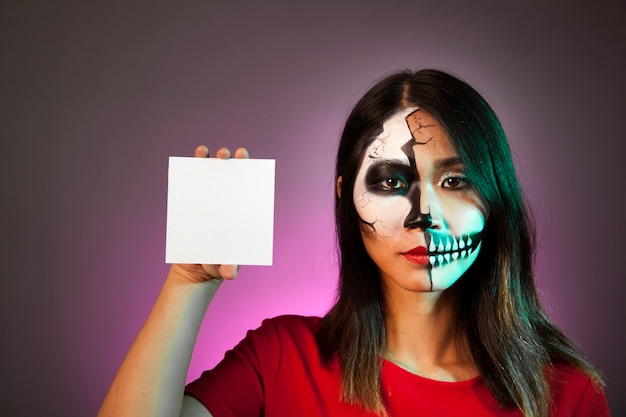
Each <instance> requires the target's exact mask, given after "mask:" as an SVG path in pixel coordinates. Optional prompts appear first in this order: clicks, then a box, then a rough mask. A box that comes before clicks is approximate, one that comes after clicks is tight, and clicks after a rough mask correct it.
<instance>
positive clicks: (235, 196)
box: [165, 156, 275, 265]
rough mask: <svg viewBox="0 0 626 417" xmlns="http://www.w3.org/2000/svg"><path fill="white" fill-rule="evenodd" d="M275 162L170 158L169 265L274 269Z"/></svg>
mask: <svg viewBox="0 0 626 417" xmlns="http://www.w3.org/2000/svg"><path fill="white" fill-rule="evenodd" d="M274 171H275V161H274V160H273V159H219V158H192V157H174V156H172V157H170V158H169V170H168V190H167V232H166V243H165V262H167V263H202V264H238V265H271V264H272V252H273V237H274V179H275V177H274Z"/></svg>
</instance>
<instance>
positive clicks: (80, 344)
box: [0, 0, 626, 416]
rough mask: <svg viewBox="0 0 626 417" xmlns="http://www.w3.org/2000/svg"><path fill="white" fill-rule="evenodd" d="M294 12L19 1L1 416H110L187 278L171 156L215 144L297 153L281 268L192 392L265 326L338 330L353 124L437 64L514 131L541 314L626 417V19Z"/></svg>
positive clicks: (6, 165)
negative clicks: (175, 249) (165, 288)
mask: <svg viewBox="0 0 626 417" xmlns="http://www.w3.org/2000/svg"><path fill="white" fill-rule="evenodd" d="M296 3H297V2H291V1H287V0H284V1H282V0H278V1H269V2H263V3H262V4H260V3H259V5H254V6H250V5H244V4H243V3H241V4H238V2H198V1H197V2H182V3H181V2H171V3H168V2H165V1H158V2H140V1H130V2H121V1H120V2H117V1H113V2H106V3H102V4H97V5H96V4H93V5H88V4H87V3H83V2H70V1H62V2H21V1H9V2H7V3H5V4H3V6H2V8H1V10H0V28H2V29H1V30H2V33H3V35H2V37H0V38H1V40H0V46H1V48H2V49H1V51H2V54H1V55H0V56H1V57H2V58H0V59H2V65H1V66H0V68H1V70H0V71H1V73H2V77H1V79H2V81H0V86H1V89H2V90H1V91H2V92H1V93H0V97H1V98H0V102H1V104H2V110H1V111H0V121H1V123H0V129H1V133H0V136H1V137H2V143H3V148H4V151H5V152H4V159H3V164H2V170H3V173H2V174H3V175H2V187H3V188H2V192H3V195H4V197H3V203H2V216H1V218H2V223H3V225H2V231H3V232H2V233H3V237H4V239H3V250H2V251H1V252H0V253H1V254H2V257H3V259H2V260H3V262H2V265H3V279H2V282H3V289H2V291H0V313H1V314H0V326H1V327H0V331H1V334H2V356H1V359H0V360H1V363H0V369H2V372H0V381H1V383H2V390H0V415H6V416H9V415H61V414H63V415H70V416H72V415H76V416H84V415H95V413H96V411H97V409H98V407H99V404H100V402H101V401H102V398H103V397H104V394H105V392H106V389H107V388H108V385H109V384H110V382H111V380H112V378H113V376H114V374H115V371H116V369H117V367H118V366H119V364H120V363H121V360H122V358H123V356H124V354H125V352H126V350H127V349H128V347H129V346H130V344H131V343H132V340H133V338H134V336H135V335H136V333H137V331H138V330H139V328H140V326H141V324H142V323H143V321H144V319H145V318H146V316H147V314H148V313H149V310H150V308H151V305H152V303H153V302H154V300H155V297H156V295H157V293H158V291H159V289H160V286H161V284H162V282H163V279H164V277H165V274H166V273H167V269H168V266H167V265H165V263H164V248H165V218H166V217H165V216H166V211H165V208H166V197H167V195H166V191H167V178H166V170H167V158H168V156H170V155H177V156H185V155H192V153H193V149H194V148H195V146H196V145H198V144H202V143H204V144H206V145H208V146H209V148H210V149H211V150H212V151H216V150H217V149H218V148H219V147H220V146H229V147H231V148H235V147H237V146H246V147H247V148H248V149H249V150H250V153H251V155H252V156H253V157H256V158H273V159H276V174H277V181H276V212H275V247H274V254H275V255H274V265H273V266H272V267H242V269H241V271H240V275H239V277H238V278H237V280H235V281H234V282H231V283H226V284H225V285H223V286H222V288H221V289H220V291H219V293H218V296H217V297H216V299H215V300H214V303H213V304H212V305H211V307H210V308H209V312H208V314H207V318H206V320H205V322H204V324H203V327H202V329H201V332H200V335H199V337H198V343H197V346H196V349H195V353H194V356H193V359H192V364H191V369H190V372H189V379H192V378H195V377H197V376H198V375H199V374H200V372H201V371H202V370H204V369H207V368H209V367H212V366H213V365H214V364H215V363H216V362H217V361H218V360H219V359H220V358H221V357H222V356H223V353H224V351H225V350H227V349H228V348H230V347H232V346H233V345H234V344H235V343H237V342H238V341H239V340H240V339H241V338H242V337H243V336H244V335H245V331H246V330H247V329H249V328H253V327H256V326H258V325H259V324H260V322H261V320H262V319H263V318H266V317H270V316H275V315H279V314H305V315H309V314H310V315H321V314H324V312H325V311H326V310H327V309H328V307H329V305H330V303H331V302H332V297H333V295H334V288H335V282H336V260H335V249H334V226H333V213H332V206H333V187H334V184H333V182H334V180H333V172H332V171H333V165H334V152H335V147H336V143H337V140H338V137H339V134H340V131H341V128H342V123H343V121H344V120H345V118H346V116H347V113H348V112H349V110H350V108H351V106H352V105H353V104H354V103H355V101H356V100H357V99H358V97H359V96H360V95H361V94H362V93H363V92H364V91H365V90H366V89H367V88H368V87H369V86H370V85H371V83H372V82H373V81H374V80H376V79H378V78H379V77H381V76H383V75H385V74H387V73H389V72H390V71H393V70H396V69H403V68H411V69H416V68H424V67H431V68H439V69H443V70H447V71H450V72H452V73H455V74H457V75H459V76H460V77H462V78H464V79H465V80H467V81H468V82H469V83H470V84H472V85H473V86H475V87H476V88H477V89H478V90H479V91H480V92H481V93H483V94H484V96H485V97H486V98H487V99H488V100H489V101H490V103H491V104H492V105H493V107H494V108H495V110H496V112H497V113H498V115H499V116H500V118H501V121H502V123H503V125H504V127H505V130H506V131H507V133H508V135H509V138H510V141H511V145H512V148H513V152H514V154H515V159H516V163H517V165H518V168H519V173H520V176H521V178H522V181H523V183H524V186H525V188H526V190H527V194H528V197H529V200H530V201H531V204H532V207H533V209H534V210H535V213H536V215H537V219H538V226H539V237H540V253H539V255H538V257H537V277H538V284H539V288H540V290H541V294H542V298H543V300H544V302H545V304H546V306H547V309H548V311H549V312H550V314H551V316H552V317H553V318H554V320H555V321H556V322H557V323H558V324H559V325H561V326H562V327H563V329H564V330H565V331H566V332H567V333H568V334H569V335H570V336H571V337H572V338H573V339H574V340H576V341H577V342H578V343H579V344H580V345H581V346H582V348H583V350H584V352H585V353H586V354H587V356H588V357H589V358H590V359H591V360H592V361H593V362H594V363H595V364H596V365H598V366H599V367H600V368H601V369H602V370H603V371H604V372H605V373H606V376H607V380H608V383H609V386H608V393H609V400H610V403H611V407H612V409H613V412H614V413H615V415H621V413H623V412H626V403H625V402H624V399H623V396H621V395H620V394H621V393H622V392H623V391H624V389H626V378H625V376H624V375H626V367H625V365H624V363H625V362H624V358H623V352H624V348H626V345H625V343H624V330H623V324H622V323H621V321H622V320H623V316H624V308H623V300H622V298H623V297H622V294H623V292H624V289H625V288H624V282H623V281H624V280H623V278H624V272H623V269H622V265H623V263H622V262H621V260H622V258H623V254H622V252H623V249H624V243H623V239H624V236H625V235H626V233H625V232H626V231H625V230H624V229H625V227H624V225H625V222H624V213H625V212H626V210H625V207H624V203H623V199H622V198H621V194H623V190H624V186H623V184H622V182H621V179H622V176H623V175H622V171H623V169H622V165H623V164H622V159H623V140H624V137H625V135H624V134H625V131H624V125H623V117H624V116H623V114H624V112H625V110H626V109H625V107H624V97H625V96H626V94H625V93H626V82H625V80H624V77H623V74H624V73H626V63H625V59H624V57H625V56H626V30H625V29H624V28H625V27H626V24H625V23H626V10H625V8H624V5H623V4H622V3H621V2H618V1H612V0H600V1H598V2H596V3H594V5H593V6H591V5H589V4H587V3H586V2H580V1H565V0H563V1H552V2H544V1H539V0H537V1H531V2H522V3H512V2H506V5H505V4H504V3H502V4H500V3H497V2H490V1H476V2H471V5H469V2H464V1H460V0H458V1H447V2H439V1H430V0H429V1H423V2H416V1H414V0H411V1H409V0H397V1H391V2H356V1H333V2H321V3H320V2H315V3H310V4H309V5H299V4H296ZM546 3H549V4H547V5H546ZM220 203H221V204H229V203H230V202H220ZM251 209H253V208H251ZM620 412H621V413H620Z"/></svg>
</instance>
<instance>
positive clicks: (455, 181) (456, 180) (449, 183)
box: [441, 177, 467, 188]
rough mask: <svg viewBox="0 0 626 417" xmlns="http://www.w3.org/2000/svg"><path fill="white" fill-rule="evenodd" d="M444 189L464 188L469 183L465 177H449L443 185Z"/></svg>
mask: <svg viewBox="0 0 626 417" xmlns="http://www.w3.org/2000/svg"><path fill="white" fill-rule="evenodd" d="M441 186H442V187H443V188H463V187H465V186H467V181H466V180H465V178H463V177H448V178H445V179H444V180H443V182H442V184H441Z"/></svg>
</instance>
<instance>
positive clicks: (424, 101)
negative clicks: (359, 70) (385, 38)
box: [318, 70, 600, 417]
mask: <svg viewBox="0 0 626 417" xmlns="http://www.w3.org/2000/svg"><path fill="white" fill-rule="evenodd" d="M412 106H418V107H420V108H422V109H424V110H425V111H427V112H428V113H430V114H431V115H432V116H433V117H435V118H436V119H437V120H438V121H439V123H440V124H441V126H442V127H443V129H444V131H445V132H446V133H447V135H448V137H449V138H450V140H451V141H452V143H453V144H454V146H455V147H456V149H457V151H458V152H459V155H460V157H461V160H462V161H463V163H464V165H465V169H466V175H467V177H468V179H469V181H470V182H471V184H472V185H473V186H474V187H475V188H476V190H477V192H478V194H479V195H480V197H481V199H482V202H483V203H484V205H485V207H486V209H487V212H488V213H489V215H488V218H487V223H486V226H485V230H484V237H483V247H482V249H481V251H480V253H479V255H478V258H477V259H476V261H475V263H474V264H473V265H472V267H471V268H470V269H469V270H468V271H467V272H466V273H465V274H464V276H463V277H462V278H461V279H460V280H459V281H458V282H457V283H456V284H455V286H457V287H459V291H458V300H459V303H460V304H459V314H458V319H457V320H458V321H457V324H458V326H460V327H459V328H460V329H461V330H462V331H463V332H464V334H465V336H466V339H467V341H468V343H469V349H470V352H471V354H472V357H473V360H474V362H475V364H476V366H477V367H478V370H479V372H480V374H481V376H482V378H483V380H484V381H485V383H486V384H487V386H488V387H489V388H490V390H491V392H492V393H493V395H494V396H495V397H496V398H497V400H498V401H499V403H500V405H501V406H502V407H504V408H519V409H520V410H521V411H522V412H523V413H524V415H525V416H526V417H545V416H547V415H548V411H549V406H550V388H549V386H548V382H547V376H546V366H547V365H550V364H552V363H567V364H570V365H573V366H574V367H576V368H579V369H582V370H583V371H584V372H586V373H588V374H589V375H590V376H592V377H593V378H594V379H596V381H598V382H600V376H599V373H598V372H597V371H596V370H595V369H594V368H593V367H592V366H591V365H590V364H589V363H588V362H586V361H585V359H584V358H583V357H582V356H581V355H580V354H579V353H578V352H577V349H576V347H575V346H574V344H573V343H572V342H571V341H570V340H569V339H568V338H567V337H566V336H565V335H564V334H563V333H562V332H561V331H560V330H559V329H558V328H557V327H556V326H555V325H554V324H553V323H552V322H551V321H550V320H549V318H548V317H547V315H546V313H545V312H544V310H543V308H542V307H541V304H540V301H539V298H538V296H537V293H536V290H535V284H534V279H533V273H532V264H533V256H534V253H533V252H534V227H533V225H532V222H531V219H530V218H529V215H528V209H527V207H526V204H525V201H524V198H523V195H522V191H521V188H520V185H519V182H518V180H517V177H516V174H515V169H514V166H513V162H512V158H511V154H510V150H509V145H508V142H507V139H506V136H505V134H504V131H503V129H502V127H501V125H500V122H499V120H498V118H497V116H496V115H495V113H494V111H493V110H492V109H491V107H490V106H489V104H488V103H487V102H486V101H485V100H484V99H483V97H481V95H480V94H479V93H478V92H477V91H476V90H475V89H473V88H472V87H471V86H469V85H468V84H466V83H465V82H464V81H461V80H460V79H458V78H456V77H454V76H452V75H450V74H447V73H444V72H441V71H437V70H421V71H418V72H411V71H402V72H398V73H394V74H392V75H390V76H388V77H386V78H384V79H382V80H381V81H379V82H378V83H377V84H375V85H374V86H373V87H372V88H371V89H370V90H369V91H368V92H367V93H366V94H365V95H364V96H363V97H362V98H361V99H360V100H359V101H358V102H357V104H356V105H355V107H354V109H353V110H352V112H351V114H350V116H349V117H348V119H347V121H346V123H345V126H344V130H343V134H342V136H341V141H340V143H339V148H338V152H337V160H336V177H337V178H339V177H341V179H342V185H341V195H342V196H344V197H343V198H340V197H339V196H336V197H335V221H336V229H337V240H338V248H339V252H340V253H339V259H340V270H339V273H340V277H339V288H338V295H337V301H336V303H335V305H334V307H332V309H331V310H330V311H329V313H328V314H327V315H326V316H325V317H324V318H323V319H322V322H321V324H320V329H319V333H318V344H319V348H320V352H321V356H322V360H323V361H325V363H329V362H330V361H331V360H332V359H333V358H335V357H338V359H339V365H340V370H341V377H342V397H343V399H344V400H345V401H347V402H350V403H354V404H358V405H361V406H363V408H365V409H366V410H370V411H372V410H373V411H378V412H379V413H381V414H384V405H383V403H382V399H381V394H380V385H379V379H380V369H381V368H380V367H381V357H382V355H383V354H384V352H385V348H386V331H385V303H384V298H383V289H382V284H381V280H380V276H379V273H378V268H377V266H376V265H375V264H374V262H373V261H372V260H371V258H370V257H369V255H368V254H367V252H366V250H365V247H364V245H363V241H362V238H361V231H360V228H359V221H358V217H357V213H356V209H355V206H354V201H353V199H352V193H353V189H354V181H355V178H356V173H357V171H358V168H359V165H360V163H361V160H362V158H363V154H364V152H365V150H366V148H367V147H368V145H369V144H370V143H371V142H372V141H373V139H374V137H375V136H376V134H377V133H378V132H380V130H381V127H382V124H383V122H384V121H385V120H386V119H387V118H389V117H390V116H391V115H392V114H394V113H395V112H396V111H398V110H399V109H401V108H406V107H412Z"/></svg>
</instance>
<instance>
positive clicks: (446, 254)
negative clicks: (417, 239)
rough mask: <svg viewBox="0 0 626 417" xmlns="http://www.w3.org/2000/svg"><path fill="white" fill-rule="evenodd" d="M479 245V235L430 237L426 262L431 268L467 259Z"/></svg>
mask: <svg viewBox="0 0 626 417" xmlns="http://www.w3.org/2000/svg"><path fill="white" fill-rule="evenodd" d="M479 245H480V233H477V234H473V235H465V236H460V237H458V238H455V237H454V236H436V235H431V239H430V243H429V245H428V253H429V254H430V256H429V257H428V260H429V262H430V265H431V266H432V267H438V266H444V265H447V264H449V263H450V262H453V261H456V260H457V259H465V258H467V257H469V256H470V255H471V254H472V253H473V252H474V251H476V248H477V247H478V246H479Z"/></svg>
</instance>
